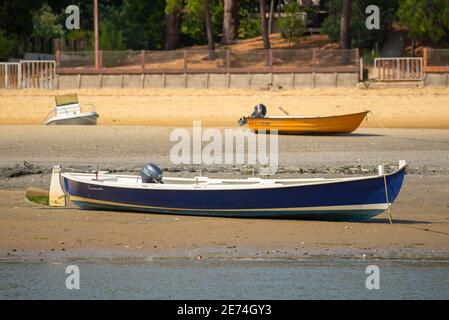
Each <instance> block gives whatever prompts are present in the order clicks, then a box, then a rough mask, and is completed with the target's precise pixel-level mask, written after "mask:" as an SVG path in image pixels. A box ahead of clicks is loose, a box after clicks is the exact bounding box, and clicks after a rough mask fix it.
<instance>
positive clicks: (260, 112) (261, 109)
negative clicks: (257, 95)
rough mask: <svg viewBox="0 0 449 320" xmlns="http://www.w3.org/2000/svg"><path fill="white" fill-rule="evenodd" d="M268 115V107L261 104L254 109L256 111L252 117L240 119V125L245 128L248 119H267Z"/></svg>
mask: <svg viewBox="0 0 449 320" xmlns="http://www.w3.org/2000/svg"><path fill="white" fill-rule="evenodd" d="M266 114H267V107H266V106H265V105H263V104H262V103H259V104H258V105H256V106H255V107H254V111H253V113H251V115H250V116H248V117H241V118H240V119H239V124H240V125H241V126H243V125H244V124H246V123H247V122H248V121H247V119H248V118H263V117H265V115H266Z"/></svg>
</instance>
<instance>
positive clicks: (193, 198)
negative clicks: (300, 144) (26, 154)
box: [61, 161, 406, 220]
mask: <svg viewBox="0 0 449 320" xmlns="http://www.w3.org/2000/svg"><path fill="white" fill-rule="evenodd" d="M146 168H147V169H148V168H149V169H148V170H146V169H145V168H144V170H143V171H142V174H141V175H139V176H130V175H116V174H107V173H68V172H66V173H62V174H61V176H62V180H63V187H64V190H65V192H66V194H67V195H68V196H69V199H70V200H71V201H72V202H73V203H74V204H75V205H77V206H78V207H80V208H82V209H91V210H117V211H137V212H149V213H166V214H178V215H200V216H220V217H245V218H249V217H252V218H256V217H257V218H292V219H314V220H366V219H369V218H371V217H374V216H376V215H378V214H380V213H382V212H384V211H385V210H386V209H388V208H389V207H390V205H391V204H392V203H393V202H394V201H395V199H396V198H397V196H398V194H399V191H400V190H401V186H402V182H403V180H404V175H405V169H406V162H405V161H400V162H399V169H398V170H397V171H395V172H393V173H389V174H384V172H383V170H379V174H377V175H373V176H363V177H346V178H335V179H323V178H313V179H262V178H248V179H210V178H207V177H195V178H171V177H162V173H161V172H160V171H158V168H157V167H155V166H154V165H150V166H149V167H146ZM152 170H153V171H152ZM155 170H156V171H157V172H156V173H154V172H155ZM149 171H150V173H149ZM151 172H153V174H152V173H151Z"/></svg>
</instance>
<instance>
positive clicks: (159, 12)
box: [116, 0, 166, 50]
mask: <svg viewBox="0 0 449 320" xmlns="http://www.w3.org/2000/svg"><path fill="white" fill-rule="evenodd" d="M165 8H166V3H165V0H151V1H142V0H123V4H122V6H121V7H120V8H119V14H118V18H117V20H116V21H117V23H118V25H119V26H120V29H121V30H123V36H124V40H125V43H126V46H127V47H128V48H129V49H133V50H140V49H162V48H163V47H164V41H165V40H164V39H165V38H164V37H165V36H164V35H165Z"/></svg>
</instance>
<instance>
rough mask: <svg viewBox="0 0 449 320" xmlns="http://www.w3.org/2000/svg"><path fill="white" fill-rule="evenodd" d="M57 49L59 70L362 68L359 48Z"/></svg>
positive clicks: (171, 71)
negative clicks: (69, 50)
mask: <svg viewBox="0 0 449 320" xmlns="http://www.w3.org/2000/svg"><path fill="white" fill-rule="evenodd" d="M99 56H100V59H99V68H96V67H95V54H94V52H93V51H90V52H87V51H86V52H60V51H58V52H57V53H56V63H57V68H58V69H57V73H58V74H145V73H147V74H151V73H156V74H186V73H296V72H297V73H313V72H359V58H360V54H359V50H358V49H349V50H338V49H336V50H332V49H329V50H319V49H316V48H313V49H270V50H263V49H252V50H237V49H232V50H231V49H219V50H215V51H213V52H210V51H208V50H205V49H191V50H173V51H101V50H100V54H99Z"/></svg>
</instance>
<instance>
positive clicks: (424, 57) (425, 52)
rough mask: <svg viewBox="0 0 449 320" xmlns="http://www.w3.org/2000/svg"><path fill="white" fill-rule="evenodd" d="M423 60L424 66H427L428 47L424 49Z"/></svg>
mask: <svg viewBox="0 0 449 320" xmlns="http://www.w3.org/2000/svg"><path fill="white" fill-rule="evenodd" d="M422 60H423V66H424V68H427V47H426V48H423V49H422Z"/></svg>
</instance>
